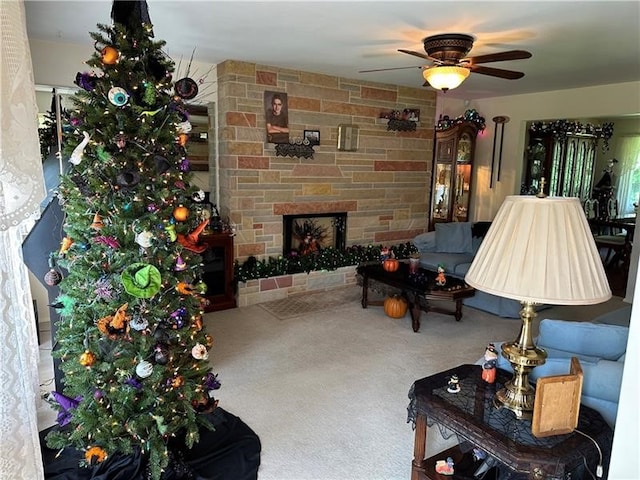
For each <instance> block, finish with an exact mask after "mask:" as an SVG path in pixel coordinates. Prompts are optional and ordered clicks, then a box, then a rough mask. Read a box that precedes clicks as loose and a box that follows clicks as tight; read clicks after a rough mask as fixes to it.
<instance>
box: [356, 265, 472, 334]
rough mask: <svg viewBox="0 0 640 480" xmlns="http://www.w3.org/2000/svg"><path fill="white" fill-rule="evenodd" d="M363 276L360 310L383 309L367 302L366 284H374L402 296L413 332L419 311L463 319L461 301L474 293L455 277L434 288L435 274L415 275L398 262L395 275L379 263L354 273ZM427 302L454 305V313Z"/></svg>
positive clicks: (428, 272)
mask: <svg viewBox="0 0 640 480" xmlns="http://www.w3.org/2000/svg"><path fill="white" fill-rule="evenodd" d="M357 272H358V274H360V275H362V308H367V306H369V305H382V304H383V302H382V301H379V300H369V286H370V282H369V280H370V279H371V280H375V281H376V282H379V283H381V284H384V285H388V286H390V287H393V288H395V289H398V290H400V291H401V292H402V296H403V297H404V298H405V299H406V300H407V303H408V304H409V312H410V313H411V325H412V327H413V331H414V332H417V331H418V330H420V315H421V313H422V311H425V312H430V311H433V312H438V313H444V314H446V315H453V316H454V317H455V319H456V321H460V319H461V318H462V300H463V299H464V298H467V297H472V296H473V295H475V292H476V291H475V289H474V288H473V287H470V286H469V285H467V284H466V283H465V282H464V280H462V279H460V278H456V277H452V276H449V277H447V283H446V284H445V285H443V286H439V285H436V281H435V279H436V275H437V273H436V272H432V271H430V270H425V269H423V268H420V269H418V272H417V273H409V265H408V264H407V263H404V262H400V267H399V268H398V270H396V271H395V272H387V271H386V270H385V269H384V268H382V265H381V264H380V263H375V264H371V265H360V266H359V267H358V269H357ZM430 300H444V301H449V302H454V303H455V309H454V310H451V309H446V308H442V307H439V306H436V305H433V304H432V303H430V302H429V301H430Z"/></svg>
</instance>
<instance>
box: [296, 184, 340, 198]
mask: <svg viewBox="0 0 640 480" xmlns="http://www.w3.org/2000/svg"><path fill="white" fill-rule="evenodd" d="M332 194H333V187H332V186H331V184H330V183H317V184H314V185H303V186H302V195H332Z"/></svg>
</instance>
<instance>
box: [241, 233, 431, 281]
mask: <svg viewBox="0 0 640 480" xmlns="http://www.w3.org/2000/svg"><path fill="white" fill-rule="evenodd" d="M388 251H391V255H392V256H394V257H395V258H398V259H403V258H409V257H410V256H411V254H413V253H416V252H418V249H417V248H416V246H415V245H413V244H412V243H411V242H407V243H402V244H399V245H394V246H392V247H383V246H382V245H377V246H375V245H367V246H363V245H353V246H351V247H347V248H345V249H343V250H338V249H336V248H332V247H330V248H323V249H321V250H316V251H315V252H312V253H308V254H304V255H300V254H297V253H296V252H292V253H290V254H287V255H280V256H278V257H269V258H267V259H266V260H258V259H256V257H253V256H252V257H249V258H248V259H247V260H246V261H245V262H243V263H240V262H238V261H236V262H235V263H234V281H235V282H236V283H237V282H247V281H248V280H255V279H258V278H268V277H277V276H280V275H290V274H294V273H302V272H306V273H309V272H311V271H317V270H327V271H332V270H336V269H338V268H340V267H348V266H351V265H359V264H361V263H364V262H371V261H379V260H380V258H381V257H382V256H383V252H385V253H387V254H388Z"/></svg>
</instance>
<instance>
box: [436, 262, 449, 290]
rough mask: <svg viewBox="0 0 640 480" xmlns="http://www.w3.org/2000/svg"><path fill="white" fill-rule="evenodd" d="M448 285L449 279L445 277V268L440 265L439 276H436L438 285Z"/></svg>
mask: <svg viewBox="0 0 640 480" xmlns="http://www.w3.org/2000/svg"><path fill="white" fill-rule="evenodd" d="M445 283H447V277H445V276H444V267H443V266H442V265H438V275H437V276H436V285H439V286H441V287H442V286H444V284H445Z"/></svg>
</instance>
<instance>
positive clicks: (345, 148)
mask: <svg viewBox="0 0 640 480" xmlns="http://www.w3.org/2000/svg"><path fill="white" fill-rule="evenodd" d="M358 133H359V127H358V125H353V124H350V123H342V124H340V125H338V150H340V151H341V152H355V151H356V150H358Z"/></svg>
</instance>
